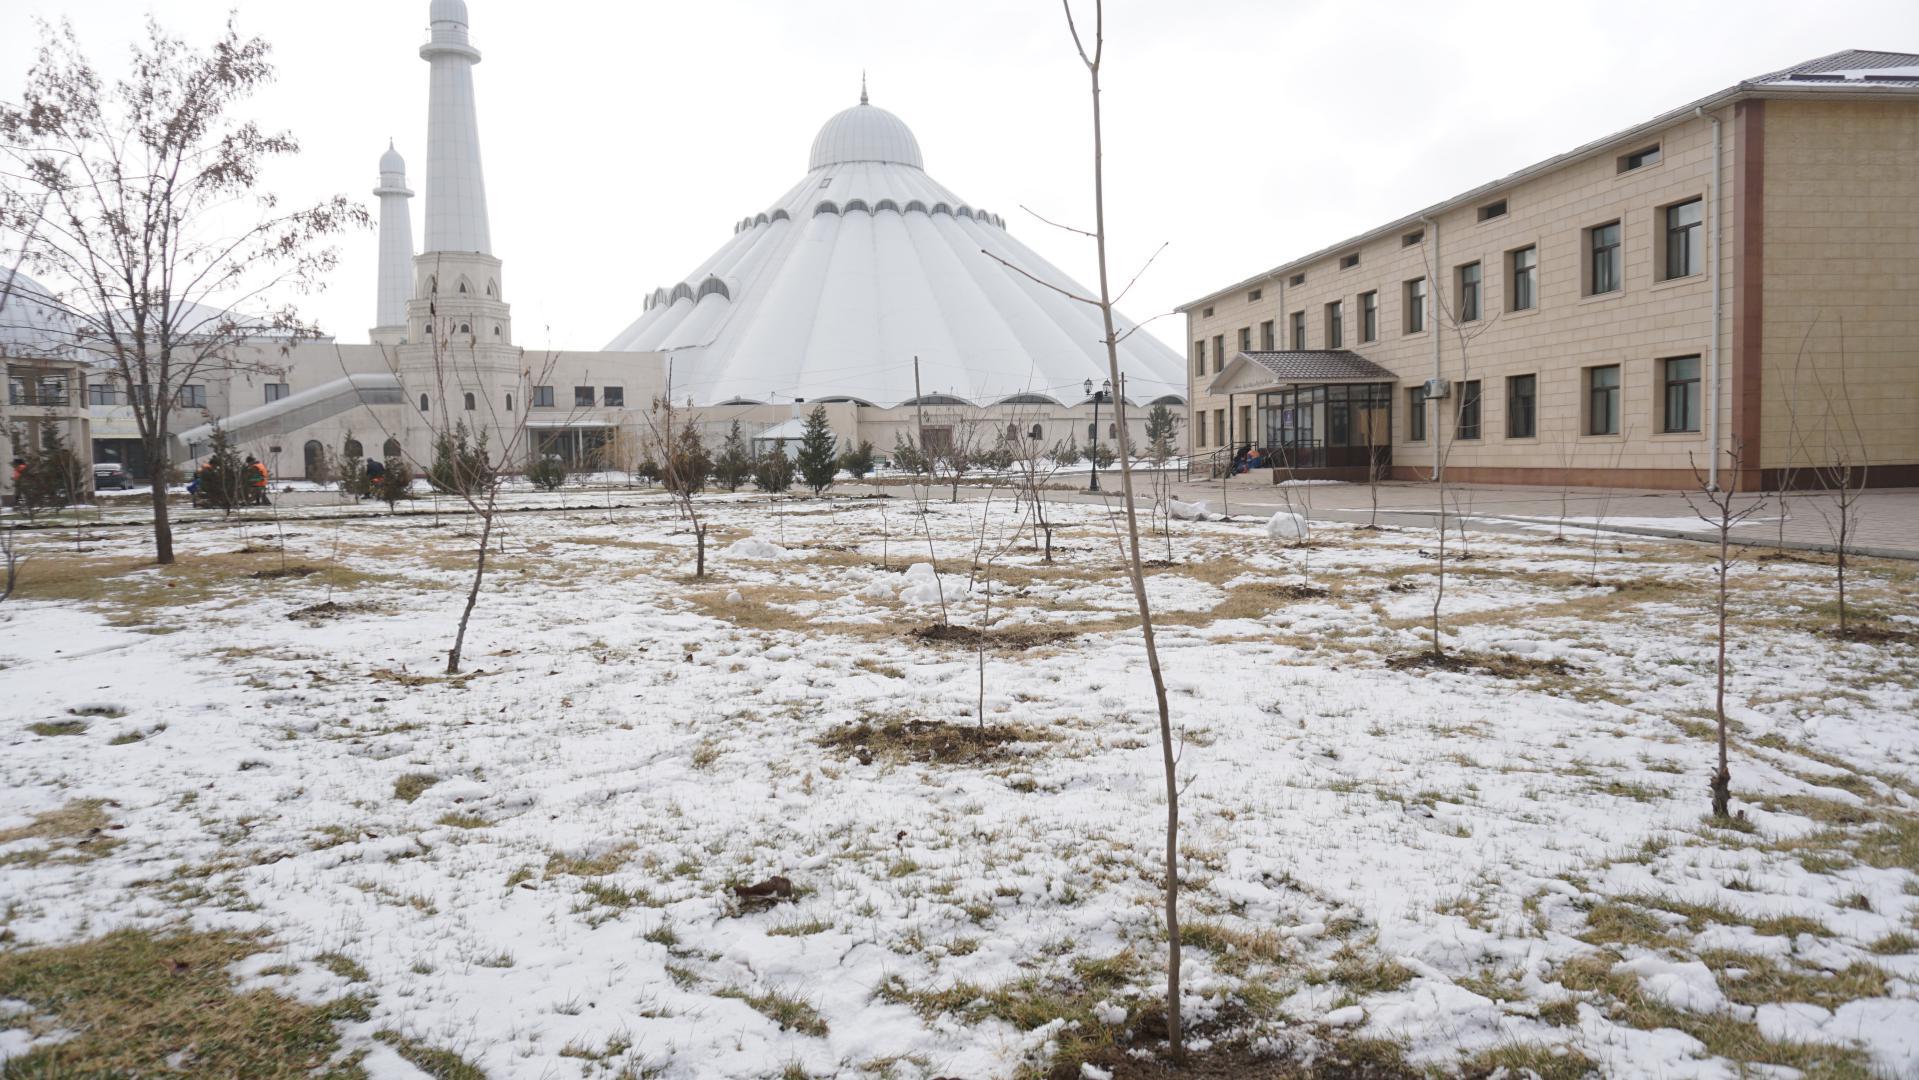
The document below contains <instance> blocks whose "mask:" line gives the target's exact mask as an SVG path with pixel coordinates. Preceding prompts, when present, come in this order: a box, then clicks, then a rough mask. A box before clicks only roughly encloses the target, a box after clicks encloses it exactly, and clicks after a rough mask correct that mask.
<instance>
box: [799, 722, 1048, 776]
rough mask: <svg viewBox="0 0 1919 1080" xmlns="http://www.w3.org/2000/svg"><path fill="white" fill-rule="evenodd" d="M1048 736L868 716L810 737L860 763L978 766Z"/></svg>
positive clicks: (1016, 728) (1003, 727) (1014, 728)
mask: <svg viewBox="0 0 1919 1080" xmlns="http://www.w3.org/2000/svg"><path fill="white" fill-rule="evenodd" d="M1047 738H1049V736H1047V735H1045V734H1044V733H1042V732H1040V731H1037V730H1035V729H1033V728H1028V727H1024V726H1021V725H1019V724H987V725H986V726H984V727H979V726H975V725H972V724H951V723H947V722H946V721H944V720H902V719H871V720H861V721H859V722H857V723H853V724H843V725H841V726H839V727H836V728H834V729H833V730H831V731H829V732H827V733H826V734H824V735H821V736H820V737H819V738H818V739H817V740H815V741H816V742H817V743H819V745H821V746H823V747H826V748H827V749H829V750H840V751H844V752H847V753H850V754H853V755H855V756H857V757H858V758H859V759H860V763H861V764H865V765H870V764H872V762H873V759H874V758H884V759H888V760H892V761H913V762H934V763H938V764H941V765H982V764H987V763H989V762H995V761H1004V760H1007V759H1009V758H1014V757H1018V756H1019V751H1018V749H1017V748H1016V744H1018V743H1024V742H1041V741H1044V740H1046V739H1047Z"/></svg>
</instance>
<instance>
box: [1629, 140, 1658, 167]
mask: <svg viewBox="0 0 1919 1080" xmlns="http://www.w3.org/2000/svg"><path fill="white" fill-rule="evenodd" d="M1657 164H1659V144H1658V143H1653V144H1652V145H1651V146H1646V147H1641V148H1640V149H1638V150H1634V151H1633V152H1632V153H1630V154H1626V155H1624V156H1623V157H1621V158H1620V159H1619V171H1620V172H1631V171H1633V170H1634V169H1643V168H1645V167H1646V166H1648V165H1657Z"/></svg>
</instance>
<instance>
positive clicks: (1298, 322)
mask: <svg viewBox="0 0 1919 1080" xmlns="http://www.w3.org/2000/svg"><path fill="white" fill-rule="evenodd" d="M1305 347H1306V313H1305V312H1303V311H1295V312H1293V348H1295V349H1303V348H1305Z"/></svg>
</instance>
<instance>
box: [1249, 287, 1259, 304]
mask: <svg viewBox="0 0 1919 1080" xmlns="http://www.w3.org/2000/svg"><path fill="white" fill-rule="evenodd" d="M1260 296H1261V293H1260V290H1258V289H1254V290H1253V291H1252V292H1249V293H1247V294H1246V302H1247V303H1249V304H1257V303H1259V298H1260Z"/></svg>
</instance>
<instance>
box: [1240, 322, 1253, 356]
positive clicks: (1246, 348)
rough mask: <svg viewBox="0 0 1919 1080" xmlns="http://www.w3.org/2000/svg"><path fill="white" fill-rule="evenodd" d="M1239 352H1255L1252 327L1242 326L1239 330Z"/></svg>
mask: <svg viewBox="0 0 1919 1080" xmlns="http://www.w3.org/2000/svg"><path fill="white" fill-rule="evenodd" d="M1239 351H1240V352H1252V351H1253V328H1252V327H1250V326H1242V327H1240V328H1239Z"/></svg>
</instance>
